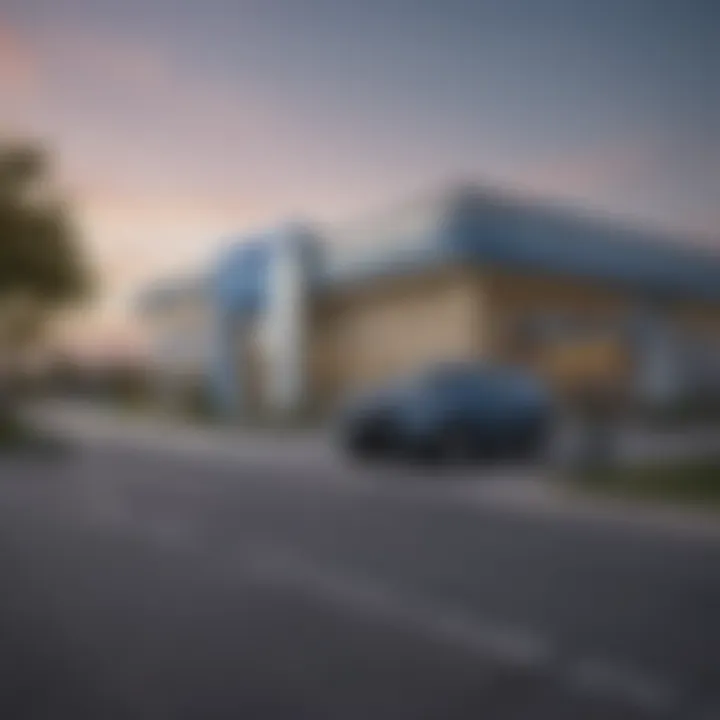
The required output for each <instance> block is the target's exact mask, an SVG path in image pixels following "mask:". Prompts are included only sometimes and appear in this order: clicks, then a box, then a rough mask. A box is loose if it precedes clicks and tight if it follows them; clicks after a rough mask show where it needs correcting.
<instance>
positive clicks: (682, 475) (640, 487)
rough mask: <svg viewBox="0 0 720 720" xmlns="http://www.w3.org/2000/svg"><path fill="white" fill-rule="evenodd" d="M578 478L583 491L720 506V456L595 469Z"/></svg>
mask: <svg viewBox="0 0 720 720" xmlns="http://www.w3.org/2000/svg"><path fill="white" fill-rule="evenodd" d="M582 479H583V480H584V482H585V487H586V488H589V489H594V490H596V491H598V492H600V493H602V494H609V495H614V496H616V497H624V498H628V499H630V498H636V499H643V498H644V499H649V500H660V501H666V502H671V503H681V504H690V505H697V506H719V505H720V457H709V458H699V459H695V460H679V461H665V462H653V463H644V464H640V465H637V466H631V467H623V468H615V469H613V470H598V471H596V472H592V473H588V474H587V475H586V476H585V477H583V478H582Z"/></svg>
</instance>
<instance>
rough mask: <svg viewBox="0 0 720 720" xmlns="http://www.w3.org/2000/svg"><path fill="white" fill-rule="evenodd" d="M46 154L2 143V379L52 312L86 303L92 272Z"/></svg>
mask: <svg viewBox="0 0 720 720" xmlns="http://www.w3.org/2000/svg"><path fill="white" fill-rule="evenodd" d="M50 171H51V167H50V162H49V157H48V154H47V153H46V151H45V150H44V149H43V148H41V147H39V146H38V145H34V144H27V143H17V142H15V143H12V142H3V141H0V380H2V379H3V376H4V379H5V381H6V383H7V380H8V378H9V376H10V375H12V371H13V370H15V369H17V362H18V358H19V357H21V356H22V354H23V353H24V352H25V351H26V350H27V349H28V348H31V347H33V345H34V344H35V342H36V341H37V340H38V339H39V338H40V337H42V332H43V330H44V329H45V328H46V326H47V323H48V320H49V319H50V318H51V316H52V314H53V313H54V312H55V311H57V310H59V309H61V308H62V307H65V306H67V305H68V304H70V303H73V302H75V301H78V300H81V299H82V298H84V297H85V296H86V294H87V293H88V292H89V290H90V273H89V270H88V267H87V265H86V263H85V261H84V258H83V256H82V253H81V250H80V245H79V243H78V237H77V232H76V229H75V227H74V225H73V222H72V219H71V215H70V212H69V209H68V207H67V206H66V204H65V203H64V202H63V201H62V200H61V199H60V197H59V196H58V195H57V194H56V193H55V192H54V190H53V188H52V182H51V172H50Z"/></svg>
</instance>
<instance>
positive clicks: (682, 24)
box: [0, 0, 720, 322]
mask: <svg viewBox="0 0 720 720" xmlns="http://www.w3.org/2000/svg"><path fill="white" fill-rule="evenodd" d="M719 74H720V3H718V2H717V0H443V1H441V0H0V130H7V131H9V132H13V133H21V134H24V135H28V134H30V135H33V136H37V137H40V138H42V139H43V140H44V141H46V142H47V143H48V144H49V146H50V147H51V148H53V149H54V150H56V151H57V152H58V161H59V166H58V167H59V170H60V173H61V178H62V181H63V182H64V183H65V185H66V186H67V187H68V188H69V189H70V191H71V192H72V195H73V197H74V198H75V199H76V202H77V204H78V208H79V214H80V218H81V220H82V225H83V231H84V235H85V240H86V242H87V243H88V244H89V245H90V247H91V248H92V252H93V256H94V257H95V258H97V260H98V262H99V265H100V268H101V271H102V274H103V275H102V277H103V279H104V280H105V281H106V282H107V288H108V300H107V302H106V306H105V309H104V313H105V317H106V318H110V317H111V316H112V317H113V318H115V320H116V321H117V318H118V317H119V315H120V314H121V312H122V310H123V308H124V306H125V304H126V300H127V297H128V293H129V292H131V291H132V290H134V289H136V288H137V287H139V286H140V285H142V283H143V282H145V281H146V280H148V279H149V278H152V277H154V276H157V275H161V274H162V273H163V272H172V271H173V270H176V269H178V268H187V267H192V266H193V264H194V263H197V262H199V261H200V260H201V259H202V258H205V257H207V256H208V255H209V254H210V253H211V251H212V248H213V246H214V245H215V244H216V243H217V241H218V238H219V237H221V236H223V235H226V234H227V233H228V232H233V231H242V230H243V229H247V228H256V227H258V226H262V225H263V224H272V223H274V222H275V221H277V220H279V219H282V218H284V217H287V216H298V215H300V216H306V217H308V218H310V219H318V220H321V221H323V220H331V219H341V218H343V217H346V216H353V215H357V214H358V213H362V212H363V211H364V210H371V209H373V208H376V207H378V206H381V205H383V204H388V203H392V202H393V201H394V200H402V199H404V198H407V197H411V196H412V195H413V194H414V193H417V192H421V191H427V190H429V189H432V188H433V187H440V186H442V185H443V183H446V182H449V181H453V180H457V179H463V180H466V179H477V180H480V181H483V182H486V183H498V184H501V185H504V186H510V187H516V186H517V187H521V188H523V189H524V190H526V191H529V192H533V193H539V194H542V195H550V196H552V197H557V198H560V199H562V198H567V199H568V200H571V201H574V202H580V203H582V204H584V205H587V206H590V207H593V208H598V209H606V210H608V211H611V212H616V213H619V214H622V215H629V216H630V217H635V218H637V219H638V220H639V221H640V222H645V223H649V224H650V225H659V226H661V227H666V228H668V229H676V230H678V231H680V234H681V235H682V234H683V233H687V234H688V235H697V236H698V237H699V238H701V239H703V238H705V239H706V240H707V241H708V242H710V243H712V242H713V238H719V239H718V241H717V242H718V244H720V82H719V80H718V75H719ZM118 322H119V321H118Z"/></svg>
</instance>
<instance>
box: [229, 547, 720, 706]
mask: <svg viewBox="0 0 720 720" xmlns="http://www.w3.org/2000/svg"><path fill="white" fill-rule="evenodd" d="M243 560H244V561H245V562H244V565H243V569H244V570H246V571H248V572H249V573H250V574H251V575H252V577H253V578H254V579H255V580H258V581H260V582H268V583H270V584H273V585H276V586H280V587H283V588H290V589H293V590H298V591H300V592H302V593H303V595H305V596H306V597H310V598H312V599H313V600H316V601H318V602H321V603H324V604H330V605H332V606H333V607H335V608H339V609H340V610H343V611H351V612H352V613H354V614H357V615H359V616H361V617H364V618H374V619H376V620H379V621H381V622H383V623H385V624H388V625H389V626H391V627H392V626H394V627H396V628H397V629H400V630H406V631H411V632H413V633H419V634H421V635H422V636H424V637H426V638H429V639H431V640H433V641H435V642H441V643H443V644H445V645H448V646H450V647H451V648H454V649H458V650H462V651H465V652H471V653H473V654H476V655H479V656H480V657H482V658H483V659H485V660H489V661H492V662H496V663H497V664H499V665H502V666H505V667H509V668H513V669H518V670H529V671H533V670H534V671H539V672H543V673H547V674H548V677H550V678H551V679H554V680H556V681H559V682H560V683H561V685H562V686H563V687H565V688H566V689H567V690H569V691H571V692H579V693H582V694H584V695H588V696H592V697H598V698H602V699H606V700H608V701H613V702H617V703H620V704H623V705H627V706H631V707H633V708H635V709H638V710H642V711H645V712H648V713H652V714H660V715H662V714H665V713H669V712H672V711H674V710H675V709H676V708H677V707H678V705H679V702H680V693H679V691H678V689H677V688H676V687H675V686H673V684H672V683H670V682H668V681H666V680H664V679H661V678H659V677H656V676H653V675H652V674H649V673H646V672H643V671H642V670H640V669H638V668H635V667H632V666H629V665H626V664H623V663H620V662H615V661H612V660H607V661H604V660H600V659H595V658H580V659H577V660H575V661H572V662H570V663H569V664H567V665H565V666H564V667H565V668H566V670H563V666H562V665H561V664H560V663H559V661H558V658H559V654H558V652H557V649H556V648H554V647H553V645H552V643H551V642H550V641H549V639H548V638H545V637H542V636H540V635H537V634H534V633H532V632H530V631H528V630H527V629H524V628H521V627H519V626H514V625H509V624H506V623H503V622H499V621H496V620H494V619H490V618H482V617H480V616H478V615H476V614H469V613H468V612H466V611H464V610H460V609H458V608H452V607H448V606H444V605H438V604H432V603H429V602H423V601H418V600H416V599H415V598H414V597H411V596H408V595H407V594H403V593H401V592H399V591H398V590H397V589H393V588H391V587H389V586H386V585H381V584H378V583H376V582H373V581H371V580H369V579H367V578H361V577H359V576H356V575H350V574H347V573H344V572H339V571H337V570H328V569H326V568H322V567H320V566H318V565H316V564H314V563H312V562H309V561H307V560H305V559H303V558H302V557H299V556H298V555H296V554H293V553H286V552H278V551H270V550H268V551H265V552H261V553H257V554H254V555H251V556H250V558H249V559H248V557H247V556H245V557H244V558H243ZM719 720H720V719H719Z"/></svg>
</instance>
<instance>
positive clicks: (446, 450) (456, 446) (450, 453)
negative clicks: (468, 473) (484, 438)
mask: <svg viewBox="0 0 720 720" xmlns="http://www.w3.org/2000/svg"><path fill="white" fill-rule="evenodd" d="M476 451H477V448H476V444H475V441H474V437H473V434H472V432H471V431H470V429H469V428H467V427H465V426H464V425H451V426H449V427H447V428H445V429H444V430H443V431H442V432H441V433H440V435H439V437H438V439H437V452H436V454H437V459H438V460H440V461H442V462H443V463H448V464H452V465H458V464H462V463H466V462H468V461H469V460H471V459H472V458H473V457H475V455H476Z"/></svg>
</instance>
